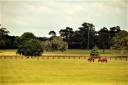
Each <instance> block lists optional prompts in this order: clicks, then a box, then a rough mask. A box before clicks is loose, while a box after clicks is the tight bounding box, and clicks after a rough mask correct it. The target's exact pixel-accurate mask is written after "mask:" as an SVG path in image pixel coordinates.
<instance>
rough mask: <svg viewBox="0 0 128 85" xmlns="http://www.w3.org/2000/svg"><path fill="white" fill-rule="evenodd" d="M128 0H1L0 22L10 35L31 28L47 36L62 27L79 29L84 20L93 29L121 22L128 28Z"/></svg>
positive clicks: (30, 29)
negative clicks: (92, 25) (90, 24)
mask: <svg viewBox="0 0 128 85" xmlns="http://www.w3.org/2000/svg"><path fill="white" fill-rule="evenodd" d="M127 12H128V0H0V23H1V24H2V26H3V27H6V28H7V29H8V30H9V31H10V34H11V35H19V36H20V35H21V34H23V33H24V32H33V33H34V34H35V35H36V36H42V37H43V36H48V32H49V31H50V30H54V31H56V32H57V34H58V31H59V30H60V29H65V27H67V26H69V27H72V28H73V29H74V30H76V29H78V27H80V26H81V24H82V23H83V22H88V23H93V24H94V25H95V28H96V30H99V29H100V28H102V27H108V28H109V27H112V26H117V25H118V26H120V27H121V28H122V29H125V30H128V13H127Z"/></svg>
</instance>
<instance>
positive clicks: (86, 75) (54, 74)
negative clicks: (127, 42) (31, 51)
mask: <svg viewBox="0 0 128 85" xmlns="http://www.w3.org/2000/svg"><path fill="white" fill-rule="evenodd" d="M0 85H128V62H127V61H120V60H111V61H109V62H108V63H98V62H94V63H89V62H87V60H82V59H81V60H79V59H48V60H47V59H44V60H43V59H40V60H37V59H23V60H22V59H0Z"/></svg>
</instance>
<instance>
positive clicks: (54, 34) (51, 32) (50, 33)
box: [48, 31, 56, 37]
mask: <svg viewBox="0 0 128 85" xmlns="http://www.w3.org/2000/svg"><path fill="white" fill-rule="evenodd" d="M48 34H49V35H52V37H54V36H56V32H55V31H50V32H49V33H48Z"/></svg>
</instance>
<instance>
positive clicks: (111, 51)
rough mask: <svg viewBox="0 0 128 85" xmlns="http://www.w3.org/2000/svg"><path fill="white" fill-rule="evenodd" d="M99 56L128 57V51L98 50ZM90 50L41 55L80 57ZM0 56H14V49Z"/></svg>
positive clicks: (0, 52)
mask: <svg viewBox="0 0 128 85" xmlns="http://www.w3.org/2000/svg"><path fill="white" fill-rule="evenodd" d="M99 52H100V55H101V56H116V55H128V50H123V51H121V50H105V52H103V50H99ZM89 54H90V50H81V49H72V50H70V49H68V50H66V51H64V52H63V53H62V52H60V51H57V52H46V51H44V53H43V55H79V56H80V55H81V56H89ZM0 55H16V50H15V49H13V50H12V49H9V50H0Z"/></svg>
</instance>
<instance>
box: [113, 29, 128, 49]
mask: <svg viewBox="0 0 128 85" xmlns="http://www.w3.org/2000/svg"><path fill="white" fill-rule="evenodd" d="M112 48H113V49H121V50H124V49H127V50H128V32H127V31H125V30H122V31H120V32H119V33H117V34H116V35H115V37H113V38H112Z"/></svg>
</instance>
